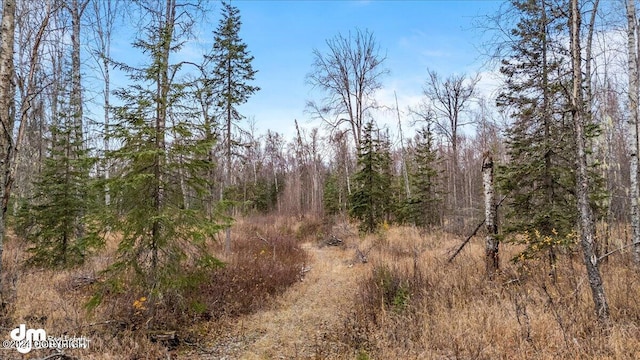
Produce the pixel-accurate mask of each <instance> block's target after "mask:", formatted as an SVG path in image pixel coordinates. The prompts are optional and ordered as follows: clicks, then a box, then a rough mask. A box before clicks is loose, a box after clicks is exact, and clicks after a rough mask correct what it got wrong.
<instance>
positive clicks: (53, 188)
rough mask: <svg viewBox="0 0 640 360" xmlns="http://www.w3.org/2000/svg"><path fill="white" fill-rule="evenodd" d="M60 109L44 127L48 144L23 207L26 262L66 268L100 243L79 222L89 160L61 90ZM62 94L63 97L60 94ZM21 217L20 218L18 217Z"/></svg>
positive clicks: (87, 201)
mask: <svg viewBox="0 0 640 360" xmlns="http://www.w3.org/2000/svg"><path fill="white" fill-rule="evenodd" d="M61 93H62V94H64V95H63V96H61V98H60V100H59V101H60V105H61V111H60V112H59V113H58V114H56V117H55V119H56V120H55V123H54V124H53V125H52V126H51V128H50V134H51V147H50V149H49V154H48V156H47V157H46V158H45V159H44V161H43V166H42V172H41V173H40V174H39V175H38V178H37V180H36V181H35V182H34V185H35V195H34V197H33V198H32V199H31V202H30V206H29V207H28V211H27V212H22V216H23V217H24V216H26V217H28V218H29V219H30V220H29V222H30V225H31V231H30V232H29V233H28V235H27V238H28V240H29V241H30V242H31V243H32V244H33V246H32V247H30V248H29V250H28V251H29V252H30V253H31V257H30V258H29V262H30V263H31V264H33V265H38V266H50V267H67V266H73V265H77V264H81V263H82V262H83V261H84V259H85V256H86V254H87V252H88V251H89V250H90V249H91V248H93V247H95V246H97V245H99V244H100V242H99V241H97V240H96V238H95V237H93V236H90V235H85V233H84V231H83V229H84V222H85V220H86V216H87V212H88V211H89V209H90V207H91V204H92V199H93V197H92V196H91V192H90V177H89V170H90V169H91V167H92V166H93V163H94V159H92V158H90V157H89V154H88V150H86V149H85V147H84V146H83V144H82V136H78V133H79V132H80V131H81V130H79V129H78V127H79V124H78V123H77V122H76V121H75V119H76V114H74V113H73V110H72V109H73V108H72V107H71V106H70V104H69V103H68V102H67V103H65V100H64V97H67V98H68V96H69V91H68V89H67V91H62V92H61ZM65 95H66V96H65ZM23 220H24V219H23Z"/></svg>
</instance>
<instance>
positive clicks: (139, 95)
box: [90, 2, 222, 312]
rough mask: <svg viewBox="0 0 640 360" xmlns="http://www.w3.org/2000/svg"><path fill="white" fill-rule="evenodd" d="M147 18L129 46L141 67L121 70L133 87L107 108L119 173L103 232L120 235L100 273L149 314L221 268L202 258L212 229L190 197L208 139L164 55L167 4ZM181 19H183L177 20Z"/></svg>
mask: <svg viewBox="0 0 640 360" xmlns="http://www.w3.org/2000/svg"><path fill="white" fill-rule="evenodd" d="M167 5H168V8H167V9H159V10H158V12H157V13H154V14H153V15H154V16H155V17H156V20H155V21H153V22H152V23H151V26H148V27H147V28H146V29H147V30H146V38H145V39H139V40H138V41H136V42H135V43H134V47H135V48H137V49H139V50H141V51H142V52H143V53H145V54H147V55H148V56H149V63H148V64H147V65H146V66H144V67H142V68H133V67H129V66H126V65H122V66H121V68H123V69H125V70H127V71H128V72H129V74H130V78H131V79H132V81H133V84H132V85H131V86H129V87H127V88H121V89H119V90H117V91H115V94H116V96H117V97H118V98H119V99H120V101H121V102H122V105H120V106H117V107H114V108H113V119H114V124H113V125H112V126H111V127H110V133H109V134H108V135H109V137H110V139H111V140H112V141H114V142H116V143H119V144H120V146H119V148H117V149H116V150H113V151H110V152H108V153H107V157H108V158H109V159H110V160H111V161H112V162H113V163H114V164H120V165H121V168H120V170H119V171H118V172H116V173H114V174H113V176H112V178H111V179H110V180H108V188H109V190H110V193H111V196H112V199H113V200H112V206H111V208H110V209H109V210H110V211H109V212H108V214H106V215H105V216H104V223H105V225H106V226H105V227H107V228H109V229H111V231H113V232H116V233H119V234H121V236H122V240H121V241H120V244H119V246H118V251H117V259H116V261H115V262H114V263H113V264H112V265H111V266H110V267H109V268H108V269H107V271H106V273H105V274H106V275H107V277H108V279H109V280H108V281H107V283H106V284H107V285H108V286H107V288H105V289H102V290H101V291H100V292H99V293H98V294H97V295H96V296H95V297H94V299H93V300H92V301H91V303H90V306H95V305H97V304H99V302H100V300H101V297H102V296H103V295H104V294H106V293H107V292H108V291H118V289H119V288H121V287H122V284H123V283H127V285H128V288H130V289H135V291H139V292H140V293H142V294H146V295H147V297H148V299H149V301H148V303H149V309H150V310H149V311H151V312H152V309H153V308H154V304H155V303H157V302H158V300H159V299H161V298H162V297H163V296H164V295H166V294H168V293H170V292H171V293H179V292H180V290H181V289H185V288H186V287H192V286H194V285H195V284H196V283H197V282H199V281H203V280H204V279H205V278H206V277H205V276H204V274H206V273H207V272H208V271H210V270H211V269H214V268H216V267H218V266H221V265H222V264H221V263H220V261H218V260H217V259H215V258H214V257H213V256H211V255H210V254H209V251H208V249H207V244H208V241H210V240H211V239H212V237H213V236H214V234H215V233H216V232H217V231H219V229H220V226H219V225H218V224H216V223H214V222H212V221H210V219H209V217H208V216H207V212H206V211H204V209H203V208H202V206H201V204H200V206H195V205H191V202H190V201H188V199H189V198H190V197H193V198H199V199H206V198H207V197H209V196H210V195H211V194H210V191H211V189H212V187H211V184H210V183H209V179H208V178H207V177H203V176H202V174H207V173H209V172H210V170H211V168H212V167H213V166H214V164H213V163H212V162H211V161H210V158H209V152H210V149H211V148H212V146H213V145H214V144H213V141H212V139H211V138H210V137H208V136H203V134H206V129H204V125H203V124H202V123H201V122H200V121H198V120H197V119H198V115H197V111H196V110H195V108H196V107H195V105H194V104H193V101H192V100H193V99H195V96H194V94H193V92H194V91H195V89H194V88H192V87H191V86H190V83H187V82H180V81H179V80H178V79H179V74H180V73H179V71H180V69H181V64H179V63H178V64H171V63H170V61H169V58H170V54H171V53H173V52H175V51H178V50H180V48H181V46H182V44H183V43H182V42H179V41H178V35H177V34H176V33H175V29H176V28H179V27H180V26H183V25H185V24H176V23H175V21H176V18H174V16H175V9H176V8H175V6H176V5H175V3H174V2H168V3H167ZM184 16H185V14H183V17H184Z"/></svg>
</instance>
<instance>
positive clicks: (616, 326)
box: [344, 228, 640, 359]
mask: <svg viewBox="0 0 640 360" xmlns="http://www.w3.org/2000/svg"><path fill="white" fill-rule="evenodd" d="M384 238H385V239H386V240H385V242H386V244H384V246H382V247H380V248H378V249H376V250H375V251H374V252H373V253H372V256H371V258H372V262H373V268H372V271H371V273H370V275H369V276H368V277H366V278H365V279H364V280H363V281H362V283H361V284H360V289H359V291H358V295H357V296H356V304H357V306H356V308H355V309H354V311H353V312H352V314H351V316H350V317H349V318H348V319H347V320H346V321H345V329H344V334H345V341H346V342H348V343H349V344H350V345H351V346H352V347H353V348H355V349H358V350H359V351H360V352H361V358H367V357H368V356H371V357H372V358H381V359H383V358H390V357H394V358H398V357H399V358H403V359H404V358H406V359H412V358H413V359H431V358H433V359H441V358H462V359H467V358H468V359H516V358H519V359H524V358H537V359H557V358H567V359H583V358H601V359H607V358H610V359H633V358H640V347H639V345H640V337H639V335H640V331H639V328H638V325H637V324H638V319H639V318H638V316H639V313H638V311H639V310H640V303H638V302H637V299H638V296H640V287H638V282H639V281H640V276H639V275H638V274H637V272H636V271H634V269H633V266H631V264H630V262H629V260H628V256H627V255H626V254H623V255H618V256H617V257H615V258H612V259H610V261H609V262H608V263H607V264H606V265H605V266H603V269H602V271H603V274H604V280H605V285H606V290H607V294H608V296H609V302H610V306H611V309H612V318H613V320H614V321H613V325H612V326H611V327H610V328H609V329H605V330H603V329H601V328H599V327H598V326H597V324H596V320H595V316H594V314H593V305H592V302H591V298H590V289H589V285H588V283H587V280H586V275H585V273H584V270H583V266H582V263H581V257H580V256H579V254H578V253H577V252H576V253H575V254H566V255H563V256H562V257H561V258H560V261H559V263H558V264H557V268H556V277H555V278H554V277H553V276H550V267H549V265H548V264H546V263H545V262H543V261H531V262H529V263H527V264H526V265H525V266H523V265H521V264H513V263H511V262H509V261H507V260H503V261H502V264H501V265H502V273H501V274H500V276H499V277H498V278H497V279H496V280H495V281H493V282H490V281H488V280H486V278H485V274H484V263H483V262H482V259H483V258H482V257H483V248H482V246H481V243H480V240H479V239H478V240H475V241H474V243H472V244H470V245H469V246H468V248H467V249H465V251H464V253H462V254H461V255H460V256H459V257H458V258H456V259H455V260H454V262H453V263H452V264H448V263H446V259H447V258H448V256H447V255H448V253H447V250H448V249H452V248H454V247H455V245H457V244H458V243H459V241H460V240H459V239H454V238H452V237H450V236H448V235H446V234H431V235H429V236H427V237H420V236H419V234H418V233H416V232H415V231H414V230H413V229H408V228H395V229H391V230H390V231H389V232H388V233H387V234H386V236H384ZM516 250H517V249H516V248H515V247H513V246H508V245H503V247H502V250H501V251H502V252H503V254H502V257H503V259H510V258H511V257H512V256H513V255H514V254H515V253H516ZM354 334H357V336H356V335H354Z"/></svg>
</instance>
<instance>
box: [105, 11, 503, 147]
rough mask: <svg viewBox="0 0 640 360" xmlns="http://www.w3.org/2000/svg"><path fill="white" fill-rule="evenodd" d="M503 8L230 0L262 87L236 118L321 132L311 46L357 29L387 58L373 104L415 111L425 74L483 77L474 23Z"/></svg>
mask: <svg viewBox="0 0 640 360" xmlns="http://www.w3.org/2000/svg"><path fill="white" fill-rule="evenodd" d="M211 1H213V0H211ZM501 3H502V2H500V1H490V0H476V1H472V0H467V1H375V0H371V1H338V0H332V1H329V0H325V1H302V0H300V1H294V0H289V1H272V0H262V1H259V0H238V1H233V2H232V4H233V5H235V6H236V7H238V8H239V10H240V16H241V19H242V22H243V24H242V29H241V34H240V35H241V37H242V38H243V40H244V41H245V42H246V43H247V45H248V49H249V51H250V52H251V54H252V55H253V56H254V57H255V60H254V63H253V65H254V68H255V69H257V70H258V73H257V76H256V82H255V85H257V86H259V87H260V88H261V90H260V91H259V92H257V93H256V94H254V95H253V96H252V97H251V98H250V99H249V102H248V103H247V104H245V105H243V106H242V107H241V112H242V114H243V115H245V116H246V117H247V118H253V119H254V120H255V123H256V128H257V130H258V131H259V132H266V130H267V129H271V130H274V131H277V132H280V133H282V134H284V135H285V136H286V137H287V138H291V137H292V136H293V135H294V134H295V128H294V119H297V120H298V122H299V123H300V125H301V126H302V127H303V128H307V129H308V128H311V127H315V126H320V125H321V124H320V122H319V120H316V121H313V120H312V119H311V116H310V115H309V114H307V113H306V112H305V103H306V102H307V100H310V99H320V96H321V95H320V94H319V93H317V92H316V91H313V89H312V88H311V86H310V85H308V84H306V82H305V77H306V75H307V74H308V73H309V72H310V71H311V64H312V62H313V56H312V52H313V50H314V49H316V48H317V49H319V50H320V51H321V52H322V51H323V50H324V49H326V44H325V41H326V39H329V38H332V37H334V36H336V35H338V34H340V33H341V34H343V35H347V34H348V32H349V31H354V30H355V29H361V30H369V31H371V32H373V34H374V36H375V38H376V40H377V42H378V44H379V46H380V52H381V53H382V54H386V61H385V62H384V66H385V67H386V68H387V69H388V70H389V75H387V76H386V77H385V78H384V79H383V81H382V83H383V89H381V90H380V92H379V93H378V94H377V96H376V98H377V99H378V101H379V102H380V103H381V104H383V105H387V106H394V105H395V104H394V102H395V101H394V100H393V99H394V97H393V96H394V91H395V92H396V93H397V96H398V100H399V105H400V108H401V109H406V107H407V106H409V105H412V106H415V105H417V103H418V102H419V101H420V99H421V97H422V87H423V85H424V82H425V80H426V77H427V69H432V70H435V71H437V72H438V73H439V74H441V75H442V76H445V77H446V76H447V75H450V74H453V73H458V74H460V73H467V74H474V73H476V72H482V71H487V69H483V68H482V65H483V61H484V60H483V59H482V58H481V57H480V56H479V54H480V52H479V51H478V48H477V47H478V46H480V44H481V42H482V30H481V29H476V28H474V23H476V22H477V21H478V19H479V17H482V16H483V15H491V14H494V13H496V11H497V10H498V8H499V7H500V4H501ZM209 5H211V7H212V8H213V12H212V14H210V16H209V18H208V20H207V22H206V23H205V24H204V25H203V26H202V33H201V35H200V37H201V38H199V39H196V41H194V42H193V44H192V46H191V48H190V49H189V50H187V52H188V53H189V54H193V55H197V53H198V52H199V51H205V50H206V49H209V48H210V45H211V41H212V39H213V35H212V33H211V32H212V31H213V30H214V29H215V28H216V27H217V25H218V20H219V18H220V15H219V11H220V6H219V5H218V3H213V2H211V3H209ZM123 30H124V31H126V33H125V34H120V35H124V36H121V37H119V38H118V39H114V40H115V41H114V48H113V50H112V55H113V56H114V57H115V58H116V60H124V61H127V62H129V61H131V59H127V58H129V57H130V56H131V53H130V51H129V50H128V49H130V42H131V40H132V39H131V37H133V36H134V35H135V33H132V32H130V31H129V30H130V29H129V30H126V29H121V31H123ZM183 56H184V55H183ZM122 57H124V59H123V58H122ZM194 60H195V59H194ZM483 82H484V83H485V84H490V83H491V80H490V79H488V78H486V77H485V79H484V80H483ZM494 82H495V81H494ZM114 85H115V86H116V87H117V86H119V85H117V84H114ZM375 116H376V119H377V121H378V124H379V125H381V126H384V124H387V125H388V126H390V127H392V126H395V125H393V124H394V123H395V122H396V115H395V114H389V113H387V114H376V115H375ZM245 125H246V123H245ZM394 129H395V127H393V128H392V130H394Z"/></svg>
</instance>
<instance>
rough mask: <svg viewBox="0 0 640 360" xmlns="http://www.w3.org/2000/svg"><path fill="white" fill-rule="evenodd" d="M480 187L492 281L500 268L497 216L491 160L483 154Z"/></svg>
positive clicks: (488, 155)
mask: <svg viewBox="0 0 640 360" xmlns="http://www.w3.org/2000/svg"><path fill="white" fill-rule="evenodd" d="M482 185H483V186H484V214H485V226H486V228H487V238H486V242H485V265H486V269H487V276H488V278H489V280H493V278H494V276H495V274H496V273H497V272H498V269H499V267H500V261H499V257H498V245H499V243H498V237H497V235H498V221H497V220H498V216H497V208H496V199H495V197H496V196H495V190H494V183H493V158H492V157H491V155H490V154H488V153H487V154H485V157H484V159H483V161H482Z"/></svg>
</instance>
